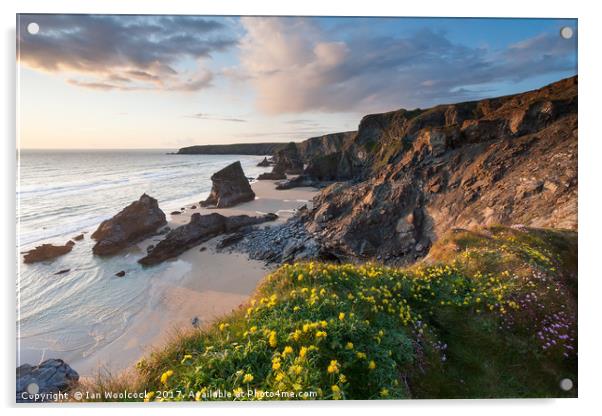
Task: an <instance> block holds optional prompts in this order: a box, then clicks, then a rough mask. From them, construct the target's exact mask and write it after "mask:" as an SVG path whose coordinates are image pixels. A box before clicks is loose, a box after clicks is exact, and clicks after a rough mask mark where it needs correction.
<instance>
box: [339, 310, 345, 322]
mask: <svg viewBox="0 0 602 416" xmlns="http://www.w3.org/2000/svg"><path fill="white" fill-rule="evenodd" d="M343 319H345V312H341V313H339V320H340V321H342V320H343Z"/></svg>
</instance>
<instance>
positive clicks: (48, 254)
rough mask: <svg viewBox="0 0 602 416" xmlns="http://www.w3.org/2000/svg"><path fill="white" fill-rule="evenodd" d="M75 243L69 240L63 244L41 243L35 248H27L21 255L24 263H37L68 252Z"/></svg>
mask: <svg viewBox="0 0 602 416" xmlns="http://www.w3.org/2000/svg"><path fill="white" fill-rule="evenodd" d="M74 245H75V243H74V242H73V241H71V240H69V241H67V243H66V244H65V245H64V246H55V245H53V244H42V245H41V246H37V247H36V248H34V249H32V250H29V251H27V252H26V253H25V255H24V256H23V262H24V263H37V262H40V261H47V260H54V259H55V258H57V257H59V256H62V255H64V254H67V253H69V252H70V251H71V250H72V249H73V246H74Z"/></svg>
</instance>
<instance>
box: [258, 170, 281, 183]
mask: <svg viewBox="0 0 602 416" xmlns="http://www.w3.org/2000/svg"><path fill="white" fill-rule="evenodd" d="M280 179H286V175H285V174H284V173H283V172H264V173H261V174H259V176H258V177H257V180H258V181H264V180H272V181H277V180H280Z"/></svg>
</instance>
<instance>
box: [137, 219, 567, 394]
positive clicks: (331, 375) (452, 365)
mask: <svg viewBox="0 0 602 416" xmlns="http://www.w3.org/2000/svg"><path fill="white" fill-rule="evenodd" d="M573 251H576V240H575V241H573V236H572V235H569V234H566V233H565V234H563V233H562V232H552V231H545V230H521V231H519V230H511V229H506V228H492V229H489V230H487V231H486V232H485V233H480V234H479V233H472V232H468V231H463V232H456V233H453V234H452V235H451V236H450V237H449V238H446V239H444V240H442V242H441V243H440V244H438V245H436V246H435V247H434V249H433V251H432V253H433V255H432V256H431V257H430V258H429V259H428V262H423V263H421V264H418V265H416V266H414V267H412V268H409V269H394V268H388V267H383V266H380V265H376V264H363V265H351V264H343V265H336V264H327V263H316V262H309V263H301V264H293V265H284V266H282V267H280V268H279V269H278V270H277V271H276V272H274V273H273V274H271V275H269V276H267V277H266V278H265V279H264V282H263V283H262V285H261V286H260V287H259V288H258V290H257V293H256V294H255V295H254V296H253V298H252V299H251V301H250V302H249V304H248V305H247V306H246V307H245V308H241V309H240V310H239V311H237V312H235V313H233V314H232V315H230V316H228V317H226V318H225V319H223V320H221V321H220V322H217V323H215V324H214V325H212V326H211V327H210V328H208V329H206V330H202V331H197V332H195V333H193V334H190V335H187V336H182V337H180V338H179V339H178V340H177V341H175V342H174V343H172V345H170V346H169V347H168V348H166V349H165V350H164V351H162V352H159V353H157V354H155V355H152V356H151V357H149V358H148V359H147V360H143V361H141V362H140V363H139V364H138V366H137V368H138V371H139V381H138V382H139V383H140V387H142V388H145V389H147V390H148V391H149V392H152V391H157V392H159V391H164V390H168V391H174V392H178V394H176V395H173V396H167V397H165V396H164V395H162V397H159V394H158V393H149V395H148V396H147V400H156V399H160V400H209V399H212V398H211V397H210V396H211V395H212V394H213V393H214V392H216V391H218V390H219V391H221V392H229V393H231V396H230V397H225V398H224V399H226V400H233V399H240V400H248V399H253V400H256V399H290V398H293V397H292V396H290V395H286V396H283V395H280V396H273V397H265V396H264V395H263V394H262V393H261V392H294V393H300V392H310V391H311V392H315V394H316V396H307V395H304V394H300V397H296V398H300V399H308V398H309V399H378V398H395V399H400V398H401V399H403V398H444V397H456V398H457V397H471V398H476V397H548V396H550V397H554V396H555V397H558V396H562V395H566V396H575V395H576V389H574V390H573V391H570V392H562V390H560V388H559V382H560V380H561V379H563V378H566V377H568V378H572V379H573V381H576V339H575V338H576V334H575V332H576V322H575V315H576V298H575V296H576V295H575V294H574V292H573V291H572V290H571V289H570V287H569V286H570V285H569V284H568V283H567V281H568V280H567V271H569V270H570V267H571V266H570V261H569V260H567V258H569V257H571V256H572V254H571V253H573ZM573 271H574V270H573ZM545 328H549V329H553V330H554V332H555V334H552V333H550V334H548V332H549V330H546V329H545ZM542 332H545V336H542V335H541V333H542ZM552 340H553V342H552ZM546 343H548V344H550V346H546ZM249 390H253V394H252V395H250V396H249V395H247V392H248V391H249ZM241 393H244V396H243V395H241ZM287 394H290V393H287ZM237 396H238V397H237Z"/></svg>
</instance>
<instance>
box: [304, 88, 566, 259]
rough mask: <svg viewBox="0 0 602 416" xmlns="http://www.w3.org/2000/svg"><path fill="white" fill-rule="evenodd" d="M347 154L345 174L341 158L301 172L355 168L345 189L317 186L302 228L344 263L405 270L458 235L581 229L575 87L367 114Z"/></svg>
mask: <svg viewBox="0 0 602 416" xmlns="http://www.w3.org/2000/svg"><path fill="white" fill-rule="evenodd" d="M345 153H346V155H345V158H346V162H345V163H343V166H344V167H343V168H340V167H339V166H341V162H340V159H339V160H334V162H336V164H335V163H329V164H327V165H329V166H335V165H336V168H334V169H332V170H330V169H322V168H320V169H314V170H313V172H312V173H310V172H308V170H307V169H306V173H305V175H304V176H307V178H310V179H311V176H312V175H317V176H319V177H321V178H327V179H336V180H343V181H344V180H346V179H348V178H349V175H348V172H349V171H348V167H349V166H351V167H352V171H353V180H348V181H344V182H338V183H335V184H333V185H331V186H329V187H327V188H326V189H324V190H323V191H322V192H321V193H320V194H319V195H318V196H317V197H316V198H315V199H314V209H313V211H312V212H311V213H310V214H309V215H308V217H307V222H306V226H307V228H308V230H309V231H310V232H311V233H313V235H314V236H315V237H316V238H317V239H318V240H319V241H320V243H321V244H322V246H323V248H324V249H326V250H328V251H329V252H330V253H331V254H333V255H335V256H337V257H338V258H340V259H345V260H356V259H360V260H367V259H376V260H382V261H387V262H392V263H404V262H408V261H412V260H414V259H415V258H417V257H420V256H423V255H425V254H426V253H427V252H428V249H429V247H430V245H431V244H432V242H433V241H434V240H436V239H437V238H438V236H440V235H441V234H443V233H444V232H445V231H447V230H449V229H450V228H456V227H463V228H470V227H472V226H489V225H493V224H501V225H512V224H523V225H528V226H533V227H554V228H568V229H576V227H577V79H576V78H569V79H565V80H562V81H559V82H557V83H555V84H551V85H549V86H547V87H544V88H542V89H540V90H536V91H531V92H527V93H523V94H518V95H514V96H507V97H501V98H494V99H488V100H482V101H476V102H467V103H460V104H453V105H444V106H438V107H434V108H432V109H429V110H414V111H406V110H399V111H396V112H391V113H385V114H377V115H371V116H366V117H364V119H363V120H362V122H361V123H360V126H359V129H358V133H357V136H356V137H355V139H354V141H353V143H352V144H351V145H350V146H349V147H348V149H347V150H346V152H345ZM333 159H335V158H334V157H333ZM310 165H311V163H310ZM318 165H322V162H320V161H316V163H314V166H318ZM325 170H326V171H327V173H328V174H327V175H325V174H324V173H323V172H324V171H325ZM307 178H306V180H307Z"/></svg>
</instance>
